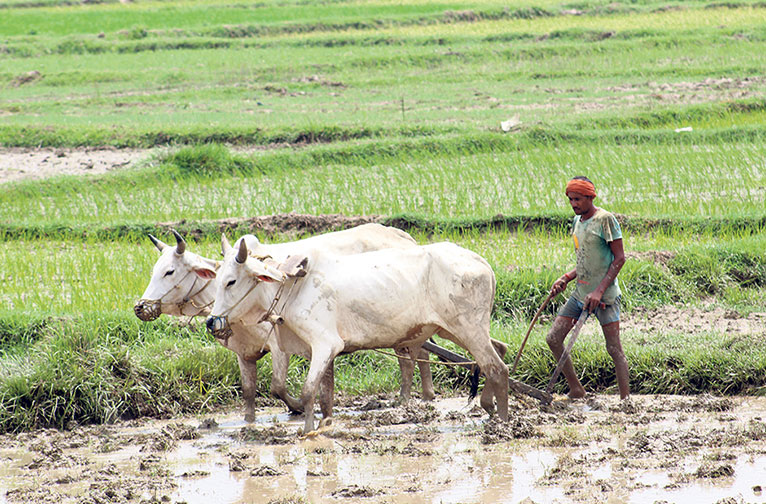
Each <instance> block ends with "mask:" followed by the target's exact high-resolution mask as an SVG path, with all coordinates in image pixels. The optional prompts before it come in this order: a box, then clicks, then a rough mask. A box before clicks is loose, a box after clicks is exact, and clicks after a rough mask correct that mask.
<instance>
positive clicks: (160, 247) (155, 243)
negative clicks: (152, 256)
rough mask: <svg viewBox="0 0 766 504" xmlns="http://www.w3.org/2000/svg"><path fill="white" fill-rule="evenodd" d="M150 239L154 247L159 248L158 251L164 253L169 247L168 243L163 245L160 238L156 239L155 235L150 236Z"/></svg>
mask: <svg viewBox="0 0 766 504" xmlns="http://www.w3.org/2000/svg"><path fill="white" fill-rule="evenodd" d="M149 239H150V240H152V243H154V246H155V247H157V250H159V251H160V252H162V251H163V250H164V249H165V248H166V247H167V246H168V244H167V243H163V242H162V240H160V239H159V238H156V237H155V236H154V235H152V234H150V235H149Z"/></svg>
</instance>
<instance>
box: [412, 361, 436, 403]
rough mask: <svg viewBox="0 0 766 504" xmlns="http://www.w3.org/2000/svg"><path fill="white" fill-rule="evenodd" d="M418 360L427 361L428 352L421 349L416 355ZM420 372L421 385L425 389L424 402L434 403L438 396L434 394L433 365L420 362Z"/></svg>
mask: <svg viewBox="0 0 766 504" xmlns="http://www.w3.org/2000/svg"><path fill="white" fill-rule="evenodd" d="M415 355H416V356H417V358H418V359H420V360H425V361H427V360H428V359H429V357H428V350H424V349H422V348H421V349H420V350H418V351H417V353H416V354H415ZM418 370H419V371H420V384H421V385H422V387H423V400H424V401H433V400H434V397H436V394H434V380H433V377H432V376H431V365H430V364H429V363H427V362H418Z"/></svg>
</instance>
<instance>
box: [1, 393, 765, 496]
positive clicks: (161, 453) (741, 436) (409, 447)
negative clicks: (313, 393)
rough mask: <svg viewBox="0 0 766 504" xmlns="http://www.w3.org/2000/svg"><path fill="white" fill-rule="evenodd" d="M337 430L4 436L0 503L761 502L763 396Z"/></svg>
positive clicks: (449, 413)
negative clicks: (502, 420) (500, 418)
mask: <svg viewBox="0 0 766 504" xmlns="http://www.w3.org/2000/svg"><path fill="white" fill-rule="evenodd" d="M339 402H340V405H339V407H338V408H337V410H336V417H335V418H334V421H333V423H332V425H331V426H329V427H325V428H323V429H322V430H321V431H320V432H319V433H310V434H309V435H308V436H302V435H301V434H300V427H301V426H302V418H301V417H299V416H289V415H287V414H286V413H284V411H283V410H282V409H280V408H274V407H269V408H261V409H259V410H258V412H257V413H258V415H257V419H256V421H255V422H254V423H251V424H246V423H245V422H243V421H242V420H241V415H240V414H239V412H238V411H237V412H234V411H226V412H221V413H220V414H217V415H214V416H212V417H199V418H193V417H186V418H177V419H173V420H162V421H160V420H140V421H133V422H124V423H117V424H113V425H104V426H88V427H79V428H75V429H73V430H71V431H63V432H62V431H54V430H40V431H35V432H30V433H19V434H7V435H4V436H2V437H0V459H2V463H1V464H0V502H1V503H17V502H39V503H54V502H55V503H101V502H104V503H105V502H109V503H133V502H135V503H142V502H168V503H188V504H191V503H208V502H217V503H245V502H247V503H250V502H258V503H282V504H284V503H293V502H295V503H299V502H343V503H357V502H364V503H432V502H441V503H471V502H476V503H479V502H481V503H514V504H515V503H520V502H524V503H525V504H529V503H545V502H551V503H553V502H556V503H585V502H634V503H645V502H650V503H651V502H667V503H673V502H676V503H682V502H692V501H694V502H711V503H726V504H729V503H743V502H749V503H750V502H755V503H761V502H766V496H765V495H764V494H763V488H764V487H766V398H762V397H734V398H720V397H712V396H696V397H680V396H636V397H633V398H630V399H629V400H627V401H623V402H621V401H619V399H618V398H617V397H616V396H588V397H587V398H586V399H585V400H578V401H569V400H567V399H566V398H564V397H563V396H560V397H557V400H555V401H554V402H553V403H552V404H551V405H550V406H547V407H541V406H540V405H539V404H538V403H537V402H536V401H534V400H532V399H529V398H520V397H519V398H515V400H514V399H513V398H512V400H511V405H512V408H511V418H510V421H509V422H507V423H506V422H501V421H498V420H497V419H495V418H490V417H488V416H487V415H486V414H485V413H484V412H483V411H482V410H481V409H480V408H478V406H477V405H476V404H475V403H467V401H466V399H465V398H461V397H439V398H437V400H436V401H435V402H433V403H424V402H421V401H419V400H417V399H415V400H413V401H412V402H410V403H408V404H405V405H397V402H396V400H395V397H394V396H393V395H391V396H378V397H373V398H359V397H356V398H346V399H343V398H341V399H340V401H339Z"/></svg>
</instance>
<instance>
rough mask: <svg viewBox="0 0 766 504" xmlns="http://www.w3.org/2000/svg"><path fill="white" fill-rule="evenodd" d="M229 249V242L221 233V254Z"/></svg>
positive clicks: (224, 253)
mask: <svg viewBox="0 0 766 504" xmlns="http://www.w3.org/2000/svg"><path fill="white" fill-rule="evenodd" d="M229 250H231V244H230V243H229V240H227V239H226V235H225V234H223V233H221V254H223V255H226V252H228V251H229Z"/></svg>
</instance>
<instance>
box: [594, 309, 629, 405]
mask: <svg viewBox="0 0 766 504" xmlns="http://www.w3.org/2000/svg"><path fill="white" fill-rule="evenodd" d="M601 330H603V331H604V339H605V340H606V351H607V352H608V353H609V355H610V356H611V357H612V360H613V361H614V371H615V374H616V375H617V388H618V389H619V390H620V399H625V398H626V397H628V396H629V395H630V373H629V372H628V360H627V359H626V358H625V352H623V350H622V343H621V342H620V321H619V320H618V321H617V322H612V323H610V324H606V325H603V326H601Z"/></svg>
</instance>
